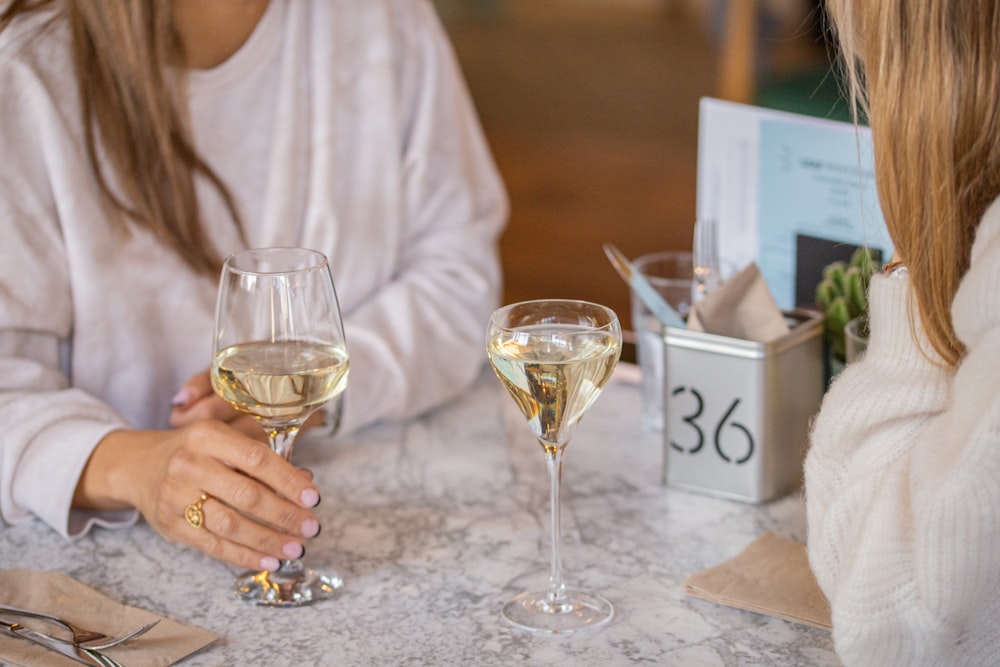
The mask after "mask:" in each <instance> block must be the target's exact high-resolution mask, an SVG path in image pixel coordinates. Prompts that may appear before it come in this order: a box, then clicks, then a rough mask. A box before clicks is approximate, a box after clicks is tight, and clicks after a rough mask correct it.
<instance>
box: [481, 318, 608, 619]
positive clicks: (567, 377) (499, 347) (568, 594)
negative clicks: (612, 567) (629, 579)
mask: <svg viewBox="0 0 1000 667" xmlns="http://www.w3.org/2000/svg"><path fill="white" fill-rule="evenodd" d="M486 347H487V356H488V357H489V360H490V365H491V366H492V367H493V370H494V372H495V373H496V375H497V377H498V378H499V379H500V381H501V382H502V383H503V385H504V387H505V388H506V389H507V391H508V393H509V394H510V395H511V397H512V398H513V399H514V402H515V403H516V404H517V406H518V408H520V410H521V413H522V414H523V415H524V417H525V419H526V420H527V422H528V425H529V427H530V428H531V430H532V432H533V433H534V435H535V437H536V438H537V440H538V442H539V444H541V446H542V449H543V450H544V453H545V460H546V464H547V466H548V470H549V482H550V500H551V514H552V522H551V523H552V525H551V541H552V559H551V570H550V576H549V588H548V590H545V591H532V592H526V593H521V594H520V595H518V596H516V597H515V598H514V599H513V600H511V601H510V602H508V603H507V605H506V606H505V607H504V609H503V612H502V615H503V617H504V618H505V619H506V620H507V621H508V622H510V623H511V624H513V625H515V626H516V627H520V628H523V629H526V630H529V631H532V632H536V633H541V634H563V633H570V632H575V631H578V630H583V629H591V628H596V627H600V626H602V625H604V624H606V623H607V622H608V621H610V620H611V618H612V617H613V615H614V607H613V606H612V605H611V603H610V602H608V601H607V600H606V599H604V598H603V597H601V596H598V595H592V594H589V593H584V592H582V591H575V590H570V589H568V588H567V587H566V585H565V583H564V582H563V575H562V561H561V557H560V552H559V534H560V519H559V487H560V480H561V478H562V457H563V454H564V452H565V449H566V446H567V445H568V444H569V441H570V438H571V437H572V435H573V433H574V431H575V430H576V427H577V425H578V424H579V422H580V420H581V418H582V417H583V415H584V414H585V413H586V411H587V410H588V409H589V408H590V406H591V405H592V404H593V403H594V401H595V400H596V399H597V397H598V396H599V395H600V393H601V390H602V389H603V388H604V385H605V383H606V382H607V381H608V379H609V378H610V377H611V374H612V372H613V371H614V368H615V365H616V364H617V362H618V358H619V356H620V354H621V326H620V324H619V322H618V317H617V316H616V315H615V313H614V312H613V311H612V310H610V309H609V308H606V307H604V306H601V305H598V304H594V303H588V302H586V301H573V300H566V299H548V300H539V301H525V302H521V303H515V304H511V305H509V306H504V307H503V308H500V309H498V310H497V311H495V312H494V313H493V315H492V316H491V318H490V322H489V325H488V327H487V333H486Z"/></svg>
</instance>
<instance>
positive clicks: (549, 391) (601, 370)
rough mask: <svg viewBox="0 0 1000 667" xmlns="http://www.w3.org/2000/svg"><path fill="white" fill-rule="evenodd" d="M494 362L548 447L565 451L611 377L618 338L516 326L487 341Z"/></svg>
mask: <svg viewBox="0 0 1000 667" xmlns="http://www.w3.org/2000/svg"><path fill="white" fill-rule="evenodd" d="M487 353H488V355H489V359H490V364H491V365H492V366H493V370H494V371H495V372H496V374H497V377H499V378H500V380H501V382H503V384H504V386H505V387H506V388H507V391H508V392H510V395H511V396H513V397H514V401H515V402H517V405H518V407H519V408H520V409H521V412H522V413H524V416H525V418H526V419H527V420H528V424H529V425H530V426H531V429H532V431H534V433H535V436H536V437H537V438H538V439H539V440H540V441H541V442H542V444H543V446H544V447H545V448H546V449H550V448H561V447H565V446H566V443H568V442H569V439H570V437H571V436H572V435H573V431H574V430H575V429H576V425H577V424H578V423H579V421H580V418H581V417H583V414H584V413H585V412H586V411H587V408H589V407H590V406H591V404H592V403H593V402H594V400H595V399H597V397H598V395H600V393H601V389H603V388H604V384H605V383H606V382H607V381H608V378H609V377H611V373H612V371H614V368H615V364H617V362H618V356H619V353H620V342H619V339H618V338H617V337H616V336H614V335H613V334H611V333H609V332H607V331H594V330H593V329H592V328H590V327H584V326H578V325H570V324H562V325H553V324H544V325H533V326H525V327H518V328H516V329H514V330H513V331H510V330H508V331H506V332H504V333H501V334H500V335H499V336H496V337H495V338H493V339H492V340H490V341H489V345H488V350H487Z"/></svg>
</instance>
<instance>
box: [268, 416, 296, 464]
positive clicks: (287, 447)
mask: <svg viewBox="0 0 1000 667" xmlns="http://www.w3.org/2000/svg"><path fill="white" fill-rule="evenodd" d="M264 430H265V431H266V432H267V440H268V442H270V443H271V451H273V452H274V453H275V454H278V455H279V456H281V457H282V458H283V459H285V460H286V461H291V460H292V446H293V445H294V444H295V436H296V435H298V434H299V427H298V425H297V424H281V425H271V424H264Z"/></svg>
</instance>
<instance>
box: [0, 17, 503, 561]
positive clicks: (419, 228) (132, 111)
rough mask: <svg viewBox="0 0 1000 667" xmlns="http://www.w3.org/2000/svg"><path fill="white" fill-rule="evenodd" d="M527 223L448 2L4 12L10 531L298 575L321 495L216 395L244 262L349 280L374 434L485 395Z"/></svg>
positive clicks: (348, 312) (349, 309) (351, 416)
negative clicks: (118, 540) (508, 263)
mask: <svg viewBox="0 0 1000 667" xmlns="http://www.w3.org/2000/svg"><path fill="white" fill-rule="evenodd" d="M506 207H507V205H506V199H505V195H504V192H503V188H502V185H501V182H500V179H499V177H498V174H497V172H496V169H495V167H494V164H493V162H492V159H491V157H490V155H489V151H488V148H487V146H486V143H485V141H484V139H483V136H482V133H481V130H480V127H479V125H478V123H477V121H476V118H475V114H474V110H473V108H472V105H471V103H470V100H469V98H468V95H467V91H466V89H465V87H464V83H463V82H462V80H461V76H460V73H459V69H458V67H457V64H456V62H455V59H454V56H453V54H452V52H451V50H450V47H449V45H448V44H447V41H446V38H445V36H444V34H443V31H442V29H441V26H440V25H439V23H438V21H437V18H436V17H435V15H434V10H433V8H432V7H431V5H430V4H429V3H428V2H426V1H424V0H419V1H415V0H270V1H268V0H213V2H203V1H202V0H115V1H114V2H93V1H92V0H11V1H8V2H0V518H2V521H3V522H6V523H14V522H20V521H24V520H27V519H29V518H30V517H38V518H40V519H41V520H43V521H44V522H46V523H48V524H49V525H50V526H52V527H53V528H54V529H55V530H57V531H59V532H61V533H62V534H64V535H66V536H69V537H75V536H79V535H82V534H85V533H86V532H87V531H88V530H89V529H90V528H91V526H92V525H94V524H99V525H103V526H109V527H118V526H127V525H129V524H130V523H131V522H133V521H135V519H136V516H137V513H141V514H142V515H143V516H144V517H145V518H146V520H147V521H148V522H149V523H150V524H151V525H152V526H153V527H154V528H155V529H156V530H157V531H159V532H160V533H161V534H163V535H164V536H165V537H167V538H169V539H172V540H176V541H179V542H183V543H186V544H189V545H191V546H193V547H195V548H197V549H201V550H203V551H205V552H206V553H208V554H210V555H211V556H213V557H216V558H219V559H221V560H224V561H227V562H230V563H233V564H235V565H239V566H242V567H247V568H252V569H257V568H260V567H262V566H263V567H265V568H268V569H273V568H275V567H277V564H278V559H283V558H295V557H297V556H298V555H299V554H300V553H301V552H302V550H303V543H304V541H305V540H306V539H307V538H308V537H311V536H314V535H315V534H316V533H317V532H318V531H319V525H318V523H317V520H316V516H315V514H314V513H313V512H312V510H311V509H310V508H312V507H313V506H315V505H316V504H317V503H318V501H319V490H318V489H317V488H316V486H315V485H314V484H313V482H312V480H311V478H310V476H309V475H308V474H307V473H306V472H303V471H299V470H297V469H296V468H294V467H292V466H291V465H289V464H287V463H285V462H284V461H282V460H281V459H280V457H278V456H276V455H274V454H272V453H271V452H270V450H269V449H268V448H267V446H266V445H265V444H263V443H262V442H260V441H259V440H258V439H255V438H253V437H249V436H248V435H247V434H252V435H254V436H258V437H259V435H260V433H261V429H259V427H256V426H254V425H253V424H249V425H248V424H246V423H245V421H243V420H245V419H248V418H246V417H244V418H243V420H241V419H239V418H237V417H236V415H235V414H234V413H233V411H232V410H231V409H230V408H229V407H228V406H227V405H226V404H225V403H223V402H222V401H221V400H220V399H218V398H217V397H215V396H214V395H213V394H212V393H211V391H210V389H208V383H207V381H206V377H207V376H206V374H205V371H206V369H207V367H208V365H209V362H210V354H211V339H212V327H213V322H212V319H213V314H214V302H215V294H216V285H217V281H218V276H219V267H220V266H221V260H222V258H223V257H224V256H225V255H227V254H229V253H230V252H233V251H235V250H238V249H241V248H245V247H264V246H307V247H312V248H315V249H318V250H320V251H322V252H323V253H325V254H326V255H327V257H328V258H329V260H330V265H331V268H332V271H333V275H334V280H335V282H336V285H337V290H338V295H339V297H340V303H341V307H342V310H343V313H344V319H345V328H346V333H347V338H348V346H349V349H350V355H351V380H350V386H349V388H348V390H347V393H346V396H345V398H346V402H345V409H344V413H343V418H342V421H341V425H340V427H341V429H342V430H343V429H348V430H353V429H357V428H359V427H362V426H364V425H366V424H371V423H373V422H375V421H377V420H381V419H400V418H406V417H409V416H412V415H415V414H418V413H420V412H423V411H426V410H428V409H430V408H432V407H433V406H435V405H438V404H440V403H441V402H443V401H445V400H447V399H449V398H451V397H454V396H455V395H457V394H458V393H460V392H461V391H462V390H463V389H464V388H465V387H466V386H467V385H468V384H469V383H470V382H471V381H472V379H473V378H474V377H475V376H476V375H477V373H478V372H479V369H480V368H481V366H482V360H483V352H482V349H481V347H482V328H483V326H484V324H483V323H484V322H485V321H486V320H487V318H488V317H489V313H490V312H491V310H492V309H493V308H494V306H495V305H496V303H497V301H498V299H499V290H500V267H499V261H498V256H497V247H496V245H497V238H498V236H499V234H500V232H501V230H502V227H503V224H504V221H505V219H506V210H507V208H506ZM206 418H209V419H206ZM201 494H207V495H208V496H210V498H209V499H208V500H207V501H206V502H204V504H203V505H202V511H203V515H204V517H205V523H204V525H203V526H201V527H195V526H192V525H189V524H188V523H186V522H185V519H184V509H185V506H186V505H187V504H189V503H193V502H194V501H196V500H197V499H198V498H199V497H200V496H201ZM234 508H235V509H238V510H239V512H237V511H235V510H234Z"/></svg>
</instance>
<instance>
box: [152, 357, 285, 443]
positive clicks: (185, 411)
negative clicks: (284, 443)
mask: <svg viewBox="0 0 1000 667" xmlns="http://www.w3.org/2000/svg"><path fill="white" fill-rule="evenodd" d="M171 408H172V409H171V410H170V425H171V426H173V427H174V428H181V427H182V426H189V425H191V424H194V423H195V422H198V421H201V420H203V419H218V420H219V421H223V422H225V423H227V424H229V425H230V426H232V427H233V428H234V429H236V430H237V431H239V432H240V433H242V434H244V435H248V436H250V437H251V438H255V439H257V440H261V441H262V442H267V435H266V434H265V433H264V429H263V428H262V427H261V425H260V423H259V422H258V421H257V420H256V419H254V418H253V417H251V416H250V415H248V414H246V413H242V412H238V411H237V410H236V408H234V407H233V406H232V405H230V404H229V403H227V402H226V401H224V400H223V399H222V397H220V396H219V395H218V394H216V393H215V390H214V389H212V378H211V376H210V375H209V371H207V370H206V371H203V372H201V373H198V374H197V375H195V376H194V377H192V378H190V379H188V381H187V382H185V383H184V386H183V387H181V388H180V391H178V392H177V394H176V395H175V396H174V399H173V401H172V403H171Z"/></svg>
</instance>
